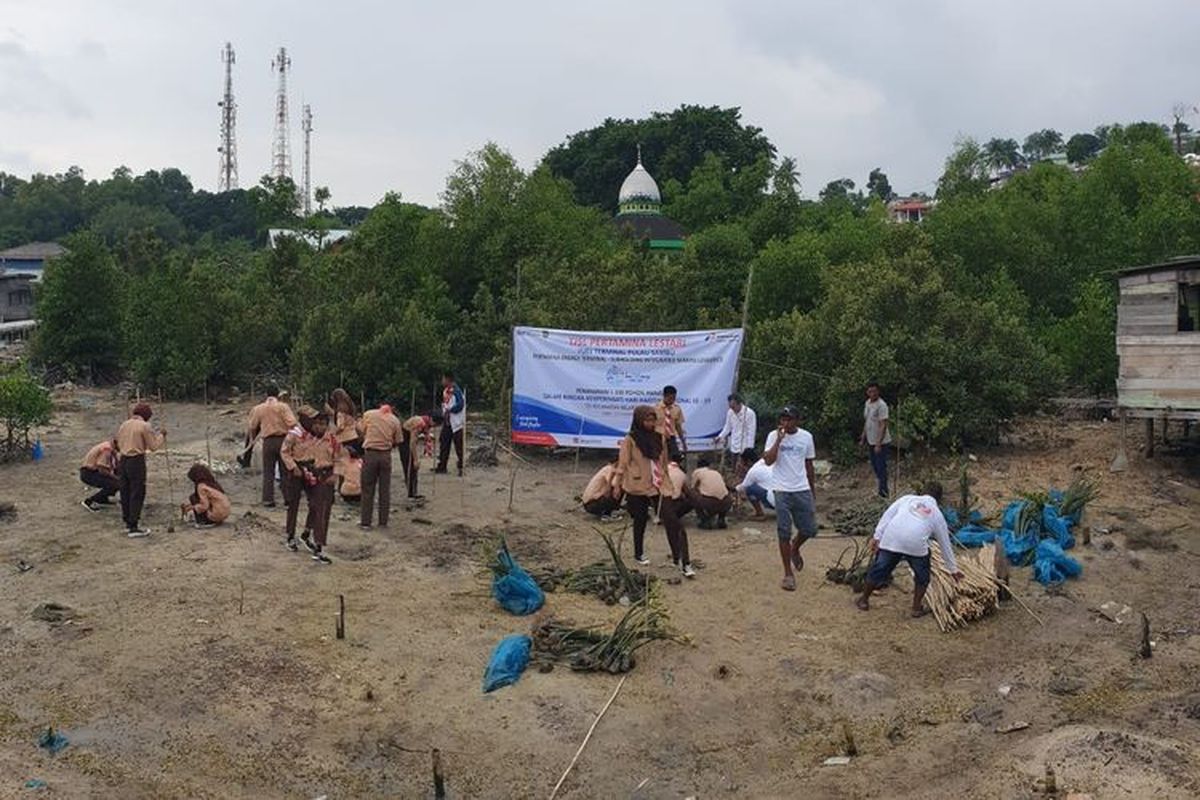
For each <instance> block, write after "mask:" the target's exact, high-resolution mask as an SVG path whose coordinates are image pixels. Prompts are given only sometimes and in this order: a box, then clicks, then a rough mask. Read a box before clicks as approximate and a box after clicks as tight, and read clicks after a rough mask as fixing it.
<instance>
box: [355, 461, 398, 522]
mask: <svg viewBox="0 0 1200 800" xmlns="http://www.w3.org/2000/svg"><path fill="white" fill-rule="evenodd" d="M376 487H378V489H379V524H380V525H381V526H386V525H387V524H388V511H390V510H391V507H392V451H391V450H367V451H365V452H364V453H363V464H362V506H361V508H360V509H359V511H360V513H359V523H360V524H362V525H370V524H371V516H372V514H373V513H374V511H375V509H374V505H375V489H376Z"/></svg>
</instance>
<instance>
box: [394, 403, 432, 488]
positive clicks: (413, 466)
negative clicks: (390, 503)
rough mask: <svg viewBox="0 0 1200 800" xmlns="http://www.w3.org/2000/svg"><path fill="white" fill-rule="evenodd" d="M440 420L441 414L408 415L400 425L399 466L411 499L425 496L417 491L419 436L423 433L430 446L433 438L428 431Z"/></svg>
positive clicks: (419, 464)
mask: <svg viewBox="0 0 1200 800" xmlns="http://www.w3.org/2000/svg"><path fill="white" fill-rule="evenodd" d="M441 421H442V418H441V416H438V417H436V418H435V417H433V416H431V415H429V414H425V415H423V416H415V417H409V418H408V419H406V420H404V423H403V425H401V433H400V466H401V468H403V470H404V484H405V486H406V487H407V488H408V497H409V499H411V500H420V499H422V498H424V497H425V495H423V494H419V493H418V492H417V476H418V474H419V472H420V469H421V450H422V447H423V446H422V444H421V442H420V437H421V435H422V434H424V435H425V436H426V437H427V438H426V442H427V443H428V444H429V445H430V446H432V444H433V440H432V439H429V438H428V435H429V432H430V431H431V430H433V426H434V425H437V424H439V423H441ZM430 452H432V451H430Z"/></svg>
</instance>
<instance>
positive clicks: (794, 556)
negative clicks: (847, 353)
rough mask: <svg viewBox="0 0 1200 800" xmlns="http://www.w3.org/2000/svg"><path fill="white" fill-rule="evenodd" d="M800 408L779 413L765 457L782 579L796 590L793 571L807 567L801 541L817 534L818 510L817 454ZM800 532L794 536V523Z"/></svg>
mask: <svg viewBox="0 0 1200 800" xmlns="http://www.w3.org/2000/svg"><path fill="white" fill-rule="evenodd" d="M799 421H800V412H799V411H797V410H796V408H795V406H784V407H783V411H781V412H780V414H779V427H778V428H776V429H775V430H773V431H771V432H770V433H769V434H768V435H767V444H766V449H765V451H764V452H763V461H765V462H766V464H767V466H769V467H771V479H772V482H773V484H774V489H775V532H776V533H777V534H778V536H779V556H780V558H782V559H783V581H782V582H781V583H780V586H781V588H782V589H783V590H784V591H786V592H794V591H796V576H795V574H794V573H793V572H792V567H793V566H794V567H795V568H796V570H797V571H799V570H801V569H804V559H803V558H801V557H800V545H802V544H804V541H805V540H806V539H811V538H812V537H814V536H816V535H817V512H816V506H815V504H814V502H813V485H814V484H815V483H816V481H815V478H814V476H813V460H814V459H815V458H816V457H817V454H816V448H815V447H814V446H813V437H812V434H811V433H809V432H808V431H806V430H804V429H803V428H801V427H800V426H799ZM793 524H794V525H795V526H796V528H797V530H798V533H797V534H796V538H795V539H792V525H793Z"/></svg>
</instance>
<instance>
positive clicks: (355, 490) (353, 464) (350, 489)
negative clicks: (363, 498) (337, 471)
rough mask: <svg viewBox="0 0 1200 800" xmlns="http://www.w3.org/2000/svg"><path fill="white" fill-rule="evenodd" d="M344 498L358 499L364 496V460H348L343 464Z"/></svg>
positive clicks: (342, 489)
mask: <svg viewBox="0 0 1200 800" xmlns="http://www.w3.org/2000/svg"><path fill="white" fill-rule="evenodd" d="M341 473H342V488H341V490H340V491H341V493H342V497H358V496H359V495H361V494H362V459H361V458H347V459H346V460H345V461H344V462H342V466H341Z"/></svg>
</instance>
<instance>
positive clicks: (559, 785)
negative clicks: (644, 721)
mask: <svg viewBox="0 0 1200 800" xmlns="http://www.w3.org/2000/svg"><path fill="white" fill-rule="evenodd" d="M628 677H629V673H626V674H624V675H622V676H621V680H620V682H619V683H618V684H617V688H615V689H613V693H612V696H611V697H609V698H608V702H607V703H605V704H604V707H603V708H601V709H600V713H599V714H597V715H596V719H594V720H592V727H590V728H588V732H587V735H586V736H584V737H583V742H582V743H581V744H580V745H579V749H578V750H576V751H575V757H574V758H572V759H571V763H570V764H568V765H567V768H566V770H565V771H564V772H563V774H562V777H561V778H559V779H558V783H556V784H554V791H552V792H550V800H554V798H555V797H558V790H559V789H561V788H562V785H563V783H564V782H565V781H566V780H567V776H568V775H570V774H571V770H572V769H574V768H575V763H576V762H577V761H579V756H580V755H581V754H582V753H583V748H585V747H587V743H588V742H589V741H590V740H591V738H592V734H593V733H594V732H595V731H596V726H597V725H599V724H600V720H601V719H603V718H604V712H606V711H608V707H609V706H611V705H612V704H613V700H616V699H617V695H618V694H620V692H621V687H622V686H624V685H625V679H626V678H628Z"/></svg>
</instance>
